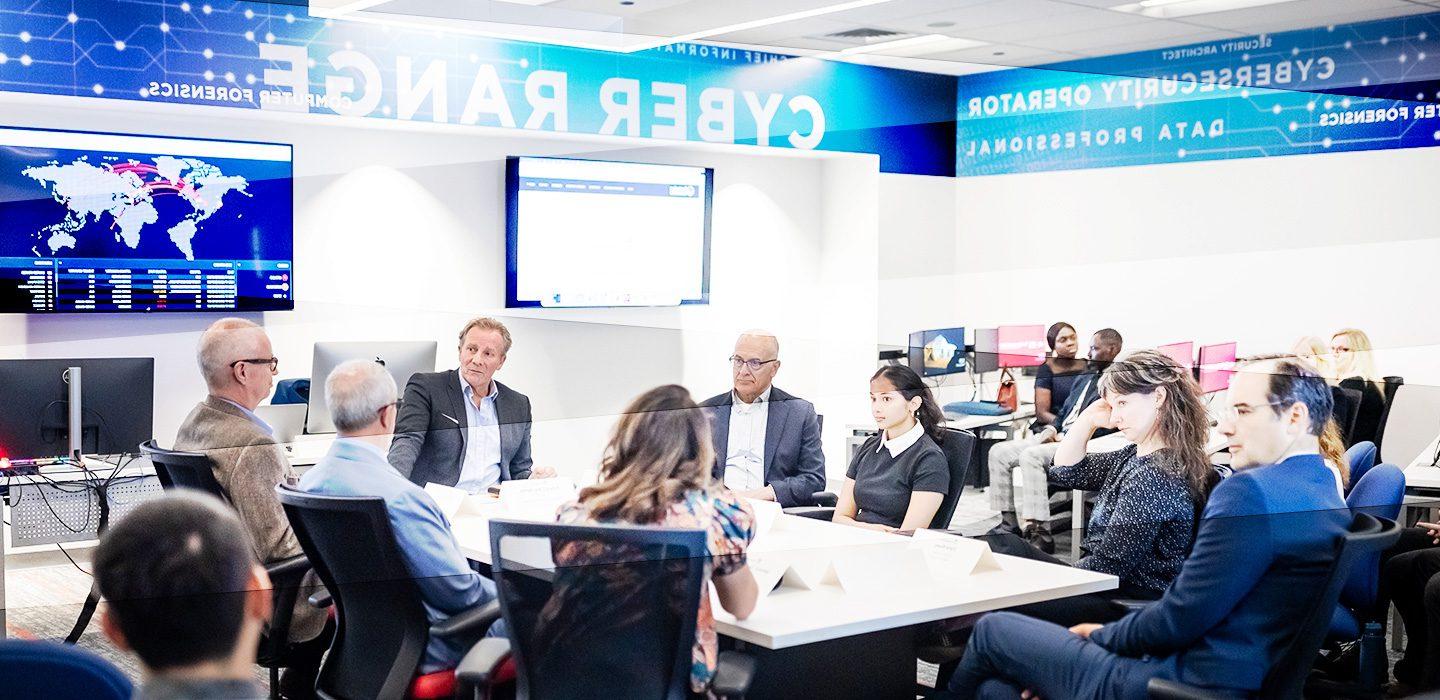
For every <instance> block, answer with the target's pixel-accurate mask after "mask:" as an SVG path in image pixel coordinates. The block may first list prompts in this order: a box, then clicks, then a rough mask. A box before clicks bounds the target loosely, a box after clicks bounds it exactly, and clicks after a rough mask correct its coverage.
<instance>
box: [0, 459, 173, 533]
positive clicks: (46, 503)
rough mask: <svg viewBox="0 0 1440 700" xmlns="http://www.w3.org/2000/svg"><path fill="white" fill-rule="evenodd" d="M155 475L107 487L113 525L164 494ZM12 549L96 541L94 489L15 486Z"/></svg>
mask: <svg viewBox="0 0 1440 700" xmlns="http://www.w3.org/2000/svg"><path fill="white" fill-rule="evenodd" d="M160 492H161V487H160V480H159V479H157V478H155V477H154V476H146V477H141V478H126V479H123V480H117V481H116V482H115V483H113V484H111V485H110V486H109V487H108V488H107V493H108V494H109V501H110V522H112V523H113V522H115V521H116V520H117V519H119V518H120V517H121V516H123V515H125V514H126V513H128V512H130V509H131V508H134V507H135V506H136V505H137V504H139V503H140V502H142V501H145V500H147V499H150V498H155V497H157V496H159V495H160ZM10 503H11V506H10V516H11V521H10V526H11V527H10V546H12V547H28V546H31V545H37V544H55V543H57V542H76V541H80V540H93V539H95V538H96V534H95V530H96V528H97V527H99V525H100V502H99V501H98V500H97V498H96V493H95V491H94V490H92V489H87V488H82V487H81V485H80V484H79V483H76V482H68V483H65V482H62V485H61V487H59V488H57V487H55V486H51V485H49V484H12V485H11V486H10Z"/></svg>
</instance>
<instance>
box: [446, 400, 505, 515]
mask: <svg viewBox="0 0 1440 700" xmlns="http://www.w3.org/2000/svg"><path fill="white" fill-rule="evenodd" d="M460 392H461V393H462V394H464V395H465V425H466V426H467V428H466V435H465V460H464V461H463V462H462V463H461V464H460V480H459V481H458V482H456V483H455V488H457V489H464V490H465V491H468V492H470V493H479V492H481V491H484V490H485V489H488V488H490V487H491V486H494V485H495V484H498V483H500V416H499V413H498V412H497V411H496V409H495V397H497V396H499V395H500V387H498V386H496V385H495V382H493V381H492V382H490V394H489V395H488V396H485V397H484V398H482V399H480V405H479V406H476V405H475V389H474V388H472V387H471V386H470V383H469V382H467V381H465V378H464V377H463V376H462V377H461V378H460Z"/></svg>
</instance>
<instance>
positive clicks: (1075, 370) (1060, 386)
mask: <svg viewBox="0 0 1440 700" xmlns="http://www.w3.org/2000/svg"><path fill="white" fill-rule="evenodd" d="M1045 342H1046V343H1047V344H1049V345H1050V357H1047V358H1045V362H1044V364H1042V365H1040V366H1039V367H1038V368H1037V369H1036V374H1035V421H1034V422H1033V423H1031V424H1030V432H1033V433H1038V432H1040V431H1041V430H1044V429H1045V426H1047V425H1055V424H1056V423H1057V422H1058V421H1059V420H1060V419H1061V417H1060V416H1058V415H1056V412H1057V411H1059V410H1060V407H1061V406H1064V405H1065V401H1066V400H1067V399H1069V398H1070V388H1071V387H1073V386H1074V385H1075V379H1076V378H1078V377H1079V376H1080V374H1081V373H1083V372H1084V371H1085V366H1086V362H1085V360H1084V359H1076V354H1077V353H1078V352H1079V350H1080V340H1079V336H1077V335H1076V333H1075V327H1074V326H1072V325H1070V324H1068V323H1066V322H1064V321H1060V322H1058V323H1053V324H1051V325H1050V328H1049V330H1047V331H1045ZM1056 428H1057V429H1058V428H1059V426H1058V425H1057V426H1056Z"/></svg>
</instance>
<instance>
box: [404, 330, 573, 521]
mask: <svg viewBox="0 0 1440 700" xmlns="http://www.w3.org/2000/svg"><path fill="white" fill-rule="evenodd" d="M459 345H460V348H459V349H460V367H459V369H453V370H450V371H447V372H433V373H430V372H426V373H418V374H416V375H415V376H413V377H411V378H410V381H409V382H407V383H406V384H405V398H404V400H403V401H402V402H401V405H400V415H399V418H398V419H397V423H396V426H395V440H394V442H392V443H391V444H390V454H389V458H390V465H391V466H393V467H395V469H396V470H397V471H399V472H400V474H401V475H402V476H404V477H405V478H407V479H409V480H410V481H411V482H413V483H415V484H416V485H419V486H424V485H425V484H427V483H429V482H432V481H433V482H435V483H438V484H444V485H446V486H455V487H457V488H461V489H464V490H466V491H469V492H470V493H477V492H480V491H483V490H485V489H486V488H489V487H491V486H494V485H495V484H498V483H500V482H501V481H509V480H511V479H528V478H530V477H532V476H535V477H545V476H554V475H555V471H554V470H553V469H550V468H547V467H535V466H534V465H533V462H532V460H531V459H530V399H529V398H527V397H526V396H525V395H524V394H522V393H520V392H518V391H515V390H514V389H511V388H510V387H508V386H505V385H504V384H501V383H500V382H497V381H495V378H494V377H495V373H496V372H497V371H499V370H500V368H501V367H503V366H504V365H505V357H506V355H507V354H508V353H509V352H510V345H511V339H510V331H509V329H507V328H506V327H505V325H504V324H502V323H500V322H499V321H496V320H495V319H493V318H477V319H473V320H471V321H470V322H469V323H466V324H465V327H464V328H462V329H461V330H460V343H459Z"/></svg>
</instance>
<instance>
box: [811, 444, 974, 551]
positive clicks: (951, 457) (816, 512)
mask: <svg viewBox="0 0 1440 700" xmlns="http://www.w3.org/2000/svg"><path fill="white" fill-rule="evenodd" d="M941 430H943V431H944V433H945V440H944V442H942V443H941V444H940V451H941V452H944V453H945V463H946V464H947V465H948V466H949V467H950V489H949V491H947V492H946V493H945V498H944V500H942V501H940V508H939V509H937V510H936V511H935V517H934V518H932V519H931V520H930V529H932V530H937V529H938V530H944V529H947V528H949V527H950V519H951V518H953V517H954V516H955V506H956V505H957V504H958V503H959V502H960V494H961V493H963V492H964V491H965V482H966V480H967V479H968V478H969V476H970V466H971V465H972V464H973V463H974V461H975V446H976V443H978V442H979V440H978V439H977V438H976V437H975V433H972V432H970V431H968V430H958V429H955V428H942V429H941ZM813 499H814V504H813V505H809V506H796V507H793V508H786V509H785V513H787V514H789V515H799V516H801V517H805V518H812V519H815V520H829V519H831V518H833V517H834V516H835V506H836V504H837V503H839V500H840V499H839V497H838V496H836V495H835V494H833V493H830V492H829V491H819V492H816V493H815V494H814V496H813Z"/></svg>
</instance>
